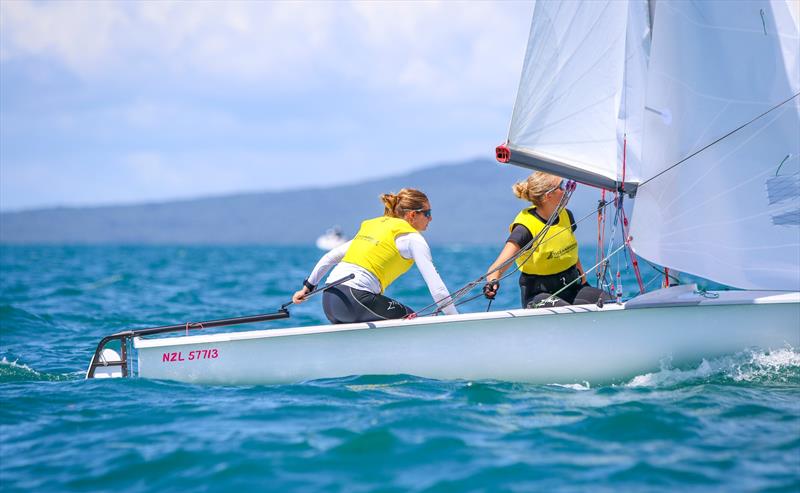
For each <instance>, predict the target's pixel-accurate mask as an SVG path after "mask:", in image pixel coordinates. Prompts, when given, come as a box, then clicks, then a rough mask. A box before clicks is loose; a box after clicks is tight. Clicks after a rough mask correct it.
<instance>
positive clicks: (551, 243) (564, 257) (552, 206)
mask: <svg viewBox="0 0 800 493" xmlns="http://www.w3.org/2000/svg"><path fill="white" fill-rule="evenodd" d="M565 185H566V180H562V179H561V178H560V177H558V176H554V175H550V174H547V173H543V172H541V171H537V172H535V173H533V174H531V175H530V176H529V177H528V178H527V179H526V180H524V181H521V182H519V183H516V184H514V187H513V191H514V195H516V196H517V197H518V198H520V199H522V200H526V201H530V202H531V205H530V206H527V207H525V208H524V209H522V210H521V211H520V212H519V214H517V217H516V218H515V219H514V222H512V223H511V226H510V228H509V230H510V231H511V234H510V235H509V237H508V240H506V244H505V246H504V247H503V250H502V251H501V252H500V255H498V257H497V259H496V260H495V261H494V263H492V265H491V266H490V267H489V270H488V275H487V278H486V280H487V283H486V286H484V288H483V292H484V295H486V297H487V298H489V299H493V298H494V297H495V295H496V294H497V290H498V289H499V287H500V284H499V281H498V279H499V278H500V277H501V276H502V275H503V272H505V271H506V270H507V269H508V268H509V267H510V265H509V266H506V267H504V268H502V269H499V270H496V269H497V268H498V267H499V266H500V265H502V264H503V263H504V262H506V261H507V260H509V259H510V258H512V257H513V256H514V255H516V254H517V252H519V251H520V249H522V248H523V247H524V246H526V245H527V244H528V243H529V242H530V241H531V240H532V239H533V238H534V237H535V236H536V235H538V234H539V233H541V232H542V230H543V229H544V227H545V225H546V224H547V221H548V219H549V218H550V217H551V216H552V215H553V214H556V213H557V214H558V217H557V218H555V220H554V221H553V223H552V224H551V225H550V228H549V229H548V231H547V233H546V234H545V235H544V238H542V239H541V241H539V240H537V242H536V243H535V244H538V245H539V246H538V247H537V248H536V249H535V250H533V251H532V252H531V251H528V252H524V253H522V254H521V255H520V256H519V257H518V258H517V260H516V263H517V266H519V270H520V277H519V288H520V295H521V296H520V297H521V300H522V307H523V308H525V307H532V306H535V305H536V304H537V303H539V302H540V301H542V300H545V299H547V298H549V297H550V296H551V295H553V294H555V293H556V292H559V291H560V292H559V293H558V296H557V297H555V298H554V301H552V302H550V303H549V305H551V306H552V305H555V306H560V305H567V304H576V305H577V304H586V303H596V302H597V300H598V299H599V298H600V297H603V299H609V297H608V296H607V295H606V293H604V292H603V291H601V290H599V289H597V288H593V287H591V286H589V285H587V284H586V276H585V275H584V271H583V266H581V259H580V257H579V256H578V241H577V240H576V239H575V234H574V231H575V229H576V225H575V218H574V216H573V215H572V212H571V211H569V210H568V209H566V208H562V209H561V210H560V211H559V210H558V208H559V204H560V203H561V199H562V197H563V196H564V188H565ZM578 279H579V280H578ZM573 281H575V282H573ZM570 283H572V284H570ZM562 289H563V291H561V290H562Z"/></svg>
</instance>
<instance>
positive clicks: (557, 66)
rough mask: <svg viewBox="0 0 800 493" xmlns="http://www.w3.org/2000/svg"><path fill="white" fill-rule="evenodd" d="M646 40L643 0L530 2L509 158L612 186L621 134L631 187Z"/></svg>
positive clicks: (619, 169) (618, 177) (616, 178)
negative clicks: (529, 29) (526, 44)
mask: <svg viewBox="0 0 800 493" xmlns="http://www.w3.org/2000/svg"><path fill="white" fill-rule="evenodd" d="M649 44H650V31H649V13H648V4H647V2H646V1H644V0H638V1H631V2H625V1H615V0H606V1H600V0H598V1H593V2H578V1H564V2H537V3H536V5H535V7H534V12H533V20H532V22H531V31H530V37H529V39H528V48H527V51H526V54H525V61H524V64H523V69H522V77H521V81H520V86H519V90H518V93H517V100H516V103H515V105H514V113H513V116H512V120H511V127H510V130H509V136H508V142H507V146H508V148H509V149H510V151H511V162H512V163H514V164H518V165H522V166H526V167H531V168H535V169H542V170H545V171H549V172H552V173H555V174H558V175H560V176H564V177H569V178H574V179H577V180H578V181H581V182H584V183H588V184H591V185H595V186H601V187H604V188H608V189H616V188H617V183H619V182H621V180H622V174H623V170H622V166H621V164H622V152H623V148H624V147H625V146H624V145H623V137H624V135H625V134H627V136H628V139H627V140H628V145H627V152H626V154H627V163H628V164H626V169H625V180H626V181H628V182H631V186H632V187H635V183H636V181H637V180H636V177H637V175H638V172H637V169H636V168H637V166H638V161H639V141H640V139H639V134H640V133H641V128H642V123H641V120H642V108H643V104H642V101H641V99H642V98H643V94H644V92H643V90H644V77H645V73H646V68H647V56H648V52H649ZM626 86H627V88H628V90H626Z"/></svg>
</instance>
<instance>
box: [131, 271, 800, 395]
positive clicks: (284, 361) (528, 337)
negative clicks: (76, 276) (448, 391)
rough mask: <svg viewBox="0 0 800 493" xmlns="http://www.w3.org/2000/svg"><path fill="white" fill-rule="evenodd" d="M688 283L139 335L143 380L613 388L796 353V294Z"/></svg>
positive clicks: (799, 316) (799, 327) (799, 343)
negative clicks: (754, 356)
mask: <svg viewBox="0 0 800 493" xmlns="http://www.w3.org/2000/svg"><path fill="white" fill-rule="evenodd" d="M686 288H687V287H685V286H681V287H677V288H671V289H669V290H662V291H657V292H654V293H651V294H648V295H645V296H642V297H639V298H637V299H635V300H632V301H630V302H628V303H627V304H626V305H616V304H607V305H606V306H605V307H604V308H598V307H596V306H593V305H587V306H573V307H563V308H549V309H548V308H541V309H536V310H513V311H505V312H490V313H477V314H464V315H452V316H440V317H427V318H419V319H416V320H406V321H384V322H375V323H368V324H348V325H335V326H334V325H328V326H318V327H303V328H292V329H273V330H259V331H248V332H233V333H226V334H214V335H197V336H184V337H174V338H166V339H142V338H135V339H134V347H135V348H136V349H137V350H138V362H139V368H138V373H139V376H141V377H144V378H155V379H168V380H178V381H184V382H196V383H208V384H270V383H292V382H301V381H307V380H313V379H319V378H332V377H342V376H347V375H394V374H410V375H416V376H420V377H427V378H434V379H466V380H483V379H492V380H506V381H514V382H531V383H544V384H547V383H562V384H568V383H582V382H589V383H591V384H600V383H612V382H617V381H622V380H625V379H629V378H632V377H634V376H636V375H640V374H643V373H647V372H651V371H655V370H658V368H659V367H660V366H661V365H662V364H663V363H665V362H667V363H670V364H671V365H673V366H676V367H680V366H684V365H692V364H696V363H699V362H700V361H702V360H703V359H709V358H714V357H718V356H722V355H725V354H733V353H736V352H739V351H742V350H746V349H749V348H761V349H765V350H769V349H780V348H786V347H787V346H788V347H792V348H800V293H777V294H776V293H774V292H747V291H730V292H721V293H719V295H720V296H719V298H716V299H710V298H707V297H704V296H702V295H700V294H697V293H694V292H693V291H692V290H691V289H688V290H687V289H686Z"/></svg>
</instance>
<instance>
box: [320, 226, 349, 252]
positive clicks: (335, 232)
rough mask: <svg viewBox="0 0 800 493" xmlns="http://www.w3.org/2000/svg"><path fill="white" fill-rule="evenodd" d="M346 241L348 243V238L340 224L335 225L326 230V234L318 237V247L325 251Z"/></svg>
mask: <svg viewBox="0 0 800 493" xmlns="http://www.w3.org/2000/svg"><path fill="white" fill-rule="evenodd" d="M345 243H347V238H345V237H344V235H342V230H341V229H340V228H339V226H334V227H333V228H331V229H329V230H327V231H325V234H324V235H322V236H320V237H319V238H317V248H319V249H320V250H325V251H328V250H333V249H334V248H336V247H338V246H339V245H343V244H345Z"/></svg>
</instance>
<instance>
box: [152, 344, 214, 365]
mask: <svg viewBox="0 0 800 493" xmlns="http://www.w3.org/2000/svg"><path fill="white" fill-rule="evenodd" d="M217 358H219V350H218V349H217V348H211V349H197V350H195V351H189V353H188V354H187V355H186V358H184V357H183V351H177V352H174V353H163V354H162V355H161V362H162V363H179V362H181V361H195V360H199V359H217Z"/></svg>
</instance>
